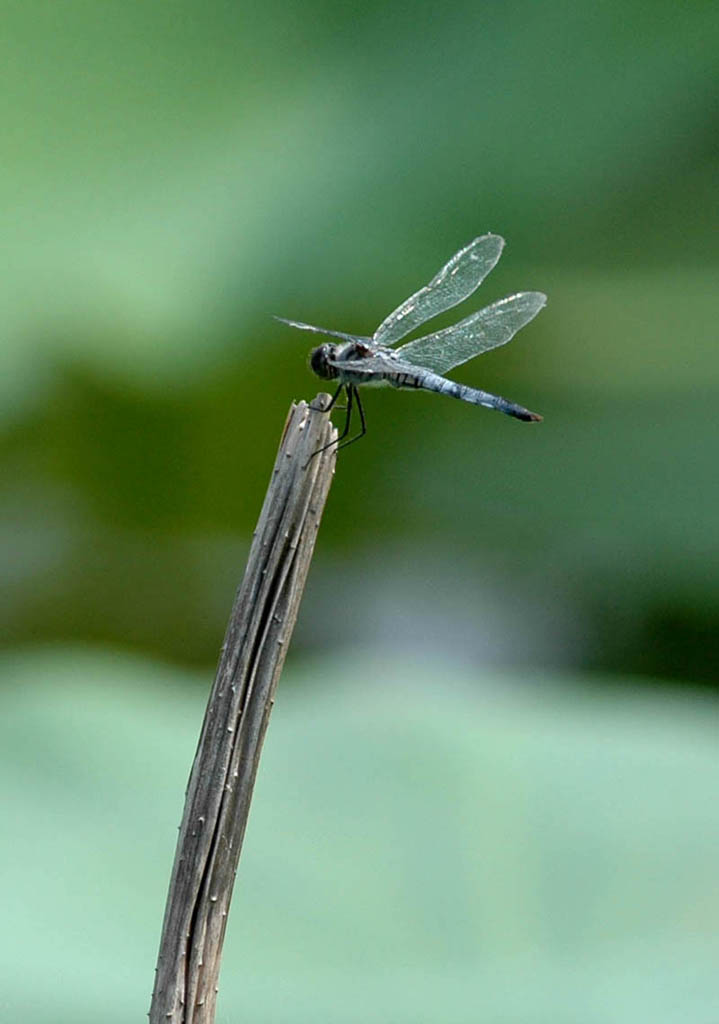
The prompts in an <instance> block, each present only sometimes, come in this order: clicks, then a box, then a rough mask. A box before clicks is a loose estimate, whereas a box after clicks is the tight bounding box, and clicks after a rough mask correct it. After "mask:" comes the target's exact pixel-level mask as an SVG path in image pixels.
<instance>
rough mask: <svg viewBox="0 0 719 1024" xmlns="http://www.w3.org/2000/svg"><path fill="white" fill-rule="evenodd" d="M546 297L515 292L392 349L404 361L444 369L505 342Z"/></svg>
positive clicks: (429, 367)
mask: <svg viewBox="0 0 719 1024" xmlns="http://www.w3.org/2000/svg"><path fill="white" fill-rule="evenodd" d="M546 301H547V296H546V295H543V294H542V292H518V293H517V294H516V295H510V296H508V297H507V298H506V299H500V300H499V302H494V303H492V305H491V306H486V307H485V308H484V309H480V310H479V312H477V313H473V314H472V315H471V316H468V317H467V319H466V320H460V322H459V323H458V324H454V326H453V327H447V328H445V330H443V331H435V333H434V334H427V335H425V337H424V338H417V339H416V341H409V342H407V344H406V345H402V346H401V347H400V348H398V349H395V352H396V353H397V355H398V356H399V357H400V358H401V359H403V360H404V361H405V362H408V363H414V364H415V366H426V367H427V369H428V370H434V372H435V373H446V372H447V370H451V369H452V367H453V366H459V365H460V363H466V361H467V360H468V359H472V358H473V357H474V356H478V355H479V354H480V352H489V350H490V349H492V348H497V346H498V345H506V343H507V342H508V341H511V340H512V338H513V337H514V335H515V334H516V333H517V331H518V330H519V329H520V328H522V327H524V325H525V324H528V323H529V321H530V320H532V319H533V318H534V317H535V316H536V315H537V313H538V312H539V311H540V309H541V308H542V306H544V305H545V303H546Z"/></svg>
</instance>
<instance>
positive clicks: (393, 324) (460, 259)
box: [372, 235, 504, 345]
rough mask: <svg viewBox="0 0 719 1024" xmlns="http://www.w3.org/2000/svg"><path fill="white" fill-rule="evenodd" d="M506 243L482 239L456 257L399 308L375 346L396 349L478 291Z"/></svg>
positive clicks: (383, 326)
mask: <svg viewBox="0 0 719 1024" xmlns="http://www.w3.org/2000/svg"><path fill="white" fill-rule="evenodd" d="M503 248H504V239H503V238H500V236H499V235H482V236H481V238H475V240H474V241H473V242H470V243H469V245H467V246H465V248H464V249H460V250H459V252H457V253H455V254H454V256H453V257H452V259H451V260H450V261H449V263H446V264H445V265H444V266H443V267H442V269H441V270H440V271H439V273H438V274H436V275H435V276H434V277H433V278H432V280H431V281H430V282H429V284H427V285H425V286H424V288H420V290H419V291H418V292H415V293H414V295H410V297H409V298H408V299H405V301H404V302H403V303H402V305H401V306H398V307H397V309H395V311H394V312H393V313H390V315H389V316H388V317H387V318H386V319H385V320H383V321H382V323H381V324H380V325H379V327H378V328H377V330H376V331H375V332H374V335H373V338H372V340H373V342H374V343H375V344H376V345H394V343H395V342H396V341H399V339H400V338H404V336H405V335H406V334H409V332H410V331H413V330H414V329H415V327H419V325H420V324H423V323H424V322H425V321H426V320H431V319H432V317H434V316H437V315H438V314H439V313H443V312H444V311H445V310H446V309H451V308H452V306H456V305H457V303H458V302H462V301H463V300H464V299H466V298H468V297H469V296H470V295H471V294H472V292H473V291H474V290H475V289H476V288H478V287H479V285H480V284H481V283H482V281H483V280H484V279H485V277H486V276H487V274H488V273H489V272H490V270H491V269H492V268H493V267H494V266H495V264H496V262H497V260H498V259H499V257H500V256H501V254H502V249H503Z"/></svg>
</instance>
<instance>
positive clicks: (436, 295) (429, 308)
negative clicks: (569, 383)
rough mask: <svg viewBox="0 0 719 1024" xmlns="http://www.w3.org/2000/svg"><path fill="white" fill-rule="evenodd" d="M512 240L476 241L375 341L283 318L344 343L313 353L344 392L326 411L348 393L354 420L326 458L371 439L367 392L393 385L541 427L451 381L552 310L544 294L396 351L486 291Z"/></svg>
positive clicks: (532, 417)
mask: <svg viewBox="0 0 719 1024" xmlns="http://www.w3.org/2000/svg"><path fill="white" fill-rule="evenodd" d="M503 248H504V239H503V238H502V237H501V236H500V235H495V234H487V235H481V236H480V237H479V238H475V239H474V240H473V241H472V242H470V243H469V245H466V246H465V247H464V248H463V249H460V250H459V252H456V253H455V254H454V256H452V258H451V259H450V260H449V261H448V262H447V263H445V265H444V266H443V267H442V268H441V270H439V271H438V272H437V273H436V274H435V276H434V277H433V278H432V280H431V281H430V282H429V284H427V285H425V286H424V288H420V290H419V291H417V292H415V293H414V294H413V295H410V297H409V298H408V299H405V300H404V302H403V303H402V304H401V305H399V306H398V307H397V308H396V309H395V310H394V311H393V312H392V313H390V314H389V316H387V317H385V319H384V320H383V321H382V323H381V324H380V325H379V327H378V328H377V330H376V331H375V332H374V334H373V335H372V337H364V336H362V335H357V334H345V333H344V332H342V331H333V330H328V329H327V328H324V327H316V326H315V325H314V324H306V323H302V322H301V321H299V320H287V319H285V317H276V318H275V319H277V320H279V321H281V322H282V323H284V324H287V325H288V326H290V327H296V328H299V330H301V331H311V332H313V333H314V334H322V335H327V336H329V337H331V338H333V339H338V340H337V341H328V342H324V343H323V344H322V345H319V346H318V347H317V348H315V349H313V350H312V352H311V353H310V359H309V362H310V367H311V369H312V370H313V371H314V373H316V374H317V376H318V377H321V378H322V379H323V380H332V381H336V382H337V384H338V387H337V390H336V391H335V393H334V395H333V396H332V398H331V399H330V402H329V404H328V405H326V406H324V407H323V409H322V410H321V411H322V412H329V411H330V409H332V407H333V406H334V405H335V404H336V403H337V400H338V399H339V398H340V396H341V395H342V394H343V393H344V394H345V396H346V405H345V407H344V408H345V410H346V418H345V424H344V428H343V430H342V433H341V434H340V435H339V437H338V438H337V440H336V441H333V442H330V444H329V445H325V446H324V447H323V448H320V449H318V451H317V452H314V453H313V457H314V455H318V454H319V452H320V451H324V449H325V448H329V447H331V446H332V445H336V446H337V450H339V449H340V448H346V447H347V446H348V445H350V444H353V443H354V442H355V441H358V440H359V439H360V438H361V437H364V435H365V434H366V433H367V423H366V419H365V414H364V409H363V407H362V402H361V400H360V394H359V390H358V389H359V387H360V386H373V385H374V386H377V385H385V386H387V385H389V386H390V387H393V388H403V389H414V390H422V391H434V392H436V393H437V394H440V395H449V397H450V398H458V399H460V400H461V401H463V402H470V403H471V404H472V405H481V406H484V407H485V408H487V409H498V410H499V411H500V412H503V413H505V414H506V415H507V416H513V417H514V418H515V419H518V420H523V421H525V422H538V421H540V420H541V419H542V417H541V416H540V415H539V414H538V413H536V412H530V411H529V409H525V408H524V407H523V406H521V405H517V404H516V403H515V402H510V401H508V400H507V399H506V398H502V397H500V396H499V395H492V394H490V393H489V392H488V391H481V390H480V389H479V388H473V387H469V386H468V385H466V384H460V383H458V382H457V381H454V380H449V379H448V378H446V377H445V376H444V374H445V373H447V372H448V371H449V370H451V369H453V368H454V367H455V366H459V365H461V364H462V363H464V362H466V361H467V360H468V359H473V358H474V356H477V355H480V354H481V353H482V352H489V351H490V350H491V349H493V348H497V347H498V346H499V345H506V343H507V342H508V341H511V339H512V338H513V337H514V335H515V334H516V333H517V331H519V330H520V329H521V328H522V327H524V326H525V324H528V323H529V322H530V320H532V319H533V318H534V317H535V316H536V315H537V313H538V312H539V311H540V309H542V307H543V306H544V305H545V304H546V301H547V296H546V295H544V294H543V293H542V292H517V293H516V294H514V295H508V296H507V297H506V298H504V299H500V300H499V301H498V302H493V303H492V304H491V305H490V306H485V307H484V308H483V309H480V310H478V311H477V312H476V313H472V314H471V315H470V316H468V317H466V318H465V319H464V320H460V321H459V323H456V324H454V325H453V326H451V327H445V328H444V329H443V330H440V331H435V332H434V333H432V334H425V335H424V336H422V337H420V338H415V339H414V340H413V341H408V342H406V343H405V344H404V345H401V346H400V347H399V348H393V347H392V346H393V345H396V343H397V342H398V341H400V340H401V339H402V338H404V337H406V335H408V334H409V333H410V332H412V331H414V330H415V329H416V328H418V327H420V326H421V325H422V324H424V323H426V321H428V320H431V319H432V318H433V317H435V316H438V315H439V314H440V313H444V312H445V310H448V309H452V307H453V306H456V305H458V304H459V303H460V302H463V301H464V300H465V299H467V298H469V296H470V295H471V294H472V293H473V292H474V291H475V290H476V289H477V288H478V287H479V286H480V284H481V283H482V281H483V280H484V279H485V277H486V276H487V275H488V274H489V272H490V271H491V270H492V269H493V268H494V267H495V266H496V264H497V262H498V260H499V258H500V256H501V255H502V249H503ZM355 407H356V408H357V412H358V413H359V418H360V431H359V433H357V434H355V435H354V436H353V437H349V434H350V429H351V423H352V414H353V410H354V408H355Z"/></svg>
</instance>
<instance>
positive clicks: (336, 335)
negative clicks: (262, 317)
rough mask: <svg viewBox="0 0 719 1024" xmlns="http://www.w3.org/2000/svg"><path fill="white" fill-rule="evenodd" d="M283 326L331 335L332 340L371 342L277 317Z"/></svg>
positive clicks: (367, 339)
mask: <svg viewBox="0 0 719 1024" xmlns="http://www.w3.org/2000/svg"><path fill="white" fill-rule="evenodd" d="M274 319H275V320H279V321H280V323H281V324H287V326H288V327H298V328H299V329H300V330H301V331H312V333H313V334H329V335H330V337H332V338H342V339H343V340H344V341H365V342H366V341H369V338H361V337H359V336H358V335H356V334H344V333H343V332H342V331H330V330H328V329H327V328H326V327H315V325H314V324H303V323H302V321H301V320H288V319H287V318H286V317H284V316H276V317H275V318H274Z"/></svg>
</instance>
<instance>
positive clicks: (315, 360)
mask: <svg viewBox="0 0 719 1024" xmlns="http://www.w3.org/2000/svg"><path fill="white" fill-rule="evenodd" d="M338 347H339V346H338V345H333V344H331V343H329V342H328V343H327V344H325V345H320V346H318V348H313V349H312V351H311V352H310V367H311V369H312V371H313V373H316V374H317V376H318V377H322V378H323V379H324V380H333V379H334V378H335V377H337V376H338V374H339V370H338V369H337V367H336V366H333V365H332V363H331V362H330V360H331V359H334V357H335V355H336V352H337V349H338Z"/></svg>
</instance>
